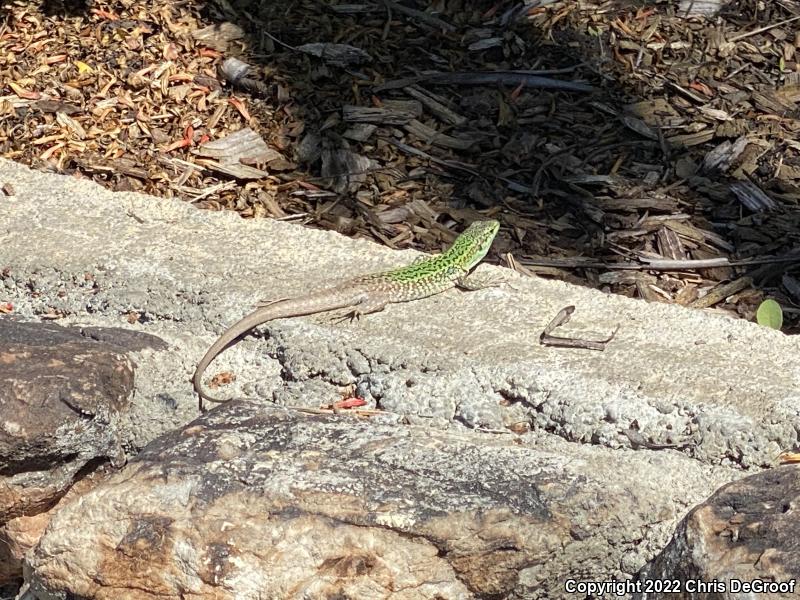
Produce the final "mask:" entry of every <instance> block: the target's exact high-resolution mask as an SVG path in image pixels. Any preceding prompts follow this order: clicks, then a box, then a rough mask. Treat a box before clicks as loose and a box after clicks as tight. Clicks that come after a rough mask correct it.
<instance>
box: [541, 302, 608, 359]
mask: <svg viewBox="0 0 800 600" xmlns="http://www.w3.org/2000/svg"><path fill="white" fill-rule="evenodd" d="M574 312H575V307H574V306H566V307H564V308H562V309H561V310H560V311H558V314H557V315H556V316H555V317H553V320H552V321H550V323H548V324H547V327H545V328H544V331H543V332H542V335H540V336H539V343H540V344H541V345H542V346H555V347H557V348H581V349H583V350H599V351H600V352H602V351H603V350H605V349H606V345H607V344H608V343H609V342H610V341H611V340H613V339H614V336H615V335H617V332H618V331H619V325H617V327H616V329H614V331H613V332H612V333H611V335H610V336H608V337H607V338H606V339H604V340H582V339H578V338H565V337H558V336H555V335H550V333H551V332H552V331H553V330H554V329H556V328H558V327H561V326H562V325H564V324H566V323H568V322H569V320H570V318H571V317H572V313H574Z"/></svg>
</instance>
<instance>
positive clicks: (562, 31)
mask: <svg viewBox="0 0 800 600" xmlns="http://www.w3.org/2000/svg"><path fill="white" fill-rule="evenodd" d="M0 23H1V24H0V154H1V155H2V156H5V157H7V158H11V159H13V160H16V161H19V162H23V163H26V164H29V165H32V166H34V167H38V168H42V169H47V170H52V171H58V172H62V173H70V174H80V175H81V176H83V177H88V178H91V179H92V180H94V181H97V182H99V183H101V184H103V185H106V186H107V187H109V188H111V189H114V190H136V191H142V192H147V193H150V194H155V195H160V196H168V197H176V198H180V199H182V200H185V201H186V202H190V203H193V204H194V205H196V206H198V207H201V208H208V209H215V210H219V209H229V210H236V211H238V212H239V213H240V214H241V215H242V216H243V217H254V218H255V217H257V218H260V217H272V218H277V219H284V220H292V221H296V222H301V223H305V224H309V225H312V226H316V227H321V228H328V229H336V230H339V231H341V232H343V233H346V234H351V235H361V236H369V237H372V238H375V239H377V240H380V241H381V242H382V243H385V244H387V245H389V246H392V247H409V246H413V247H418V248H421V249H426V250H431V251H434V250H438V249H440V248H442V247H443V246H444V245H446V244H447V243H448V242H449V241H451V240H452V237H453V231H455V230H457V229H458V228H460V227H461V226H463V225H464V224H466V223H468V222H469V221H471V220H473V219H476V218H482V216H483V217H486V216H491V217H494V218H498V219H500V220H501V222H502V223H503V225H504V227H503V230H502V234H501V237H500V240H499V241H498V242H497V243H496V245H495V248H496V249H497V250H498V251H499V255H500V257H501V259H502V260H503V261H505V262H506V263H507V264H511V265H512V266H514V267H515V268H516V269H518V270H520V271H522V272H531V273H536V274H539V275H542V276H547V277H556V278H559V279H564V280H567V281H571V282H574V283H578V284H582V285H588V286H592V287H597V288H600V289H604V290H608V291H610V292H614V293H620V294H625V295H628V296H636V297H642V298H645V299H647V300H649V301H655V302H670V303H678V304H682V305H686V306H693V307H699V308H708V309H711V310H716V311H723V312H725V313H728V314H731V315H734V316H738V317H743V318H747V319H752V318H753V317H754V313H755V309H756V308H757V306H758V305H759V303H760V302H761V301H762V300H763V299H764V298H767V297H772V298H775V299H776V300H778V302H779V303H780V304H781V306H782V308H783V310H784V314H785V317H786V319H785V325H784V331H787V332H796V331H798V322H799V321H800V275H798V271H799V270H800V268H799V267H798V264H799V263H800V211H798V201H800V141H798V131H800V111H799V110H798V101H799V100H800V62H799V61H798V52H800V2H798V1H796V0H776V1H766V2H765V1H763V0H758V1H756V0H743V1H740V2H731V3H729V4H727V5H723V4H722V3H721V2H714V1H710V0H708V1H702V2H701V1H699V0H697V1H692V0H683V1H682V2H681V3H680V5H678V3H676V2H673V1H669V2H666V1H651V2H621V1H591V0H579V1H577V2H574V1H569V2H567V1H564V2H552V1H550V0H524V1H516V0H499V1H497V2H493V1H479V2H466V1H463V0H452V1H449V2H445V1H442V0H435V1H434V2H432V3H428V2H424V3H423V2H413V1H412V0H404V1H403V2H398V1H395V0H380V1H376V2H374V3H373V2H361V3H334V2H330V1H328V0H325V1H312V0H298V1H296V2H291V3H276V2H252V3H251V2H248V0H241V1H239V2H231V3H229V1H228V0H215V2H205V3H203V2H197V1H193V0H183V1H180V2H167V1H165V0H123V1H120V2H114V3H107V2H93V3H91V4H88V5H82V4H59V3H56V2H45V3H44V4H39V3H33V2H28V1H23V0H12V1H6V2H5V4H3V5H2V8H0Z"/></svg>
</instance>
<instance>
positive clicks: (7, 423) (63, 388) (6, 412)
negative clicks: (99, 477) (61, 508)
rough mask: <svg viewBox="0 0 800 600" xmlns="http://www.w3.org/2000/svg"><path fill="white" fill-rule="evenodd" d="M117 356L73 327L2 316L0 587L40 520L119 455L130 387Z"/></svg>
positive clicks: (13, 573) (128, 368) (126, 365)
mask: <svg viewBox="0 0 800 600" xmlns="http://www.w3.org/2000/svg"><path fill="white" fill-rule="evenodd" d="M128 337H130V336H128ZM119 351H120V347H118V346H111V345H109V344H106V343H100V342H96V341H91V340H87V339H85V338H84V337H83V336H82V335H81V334H80V332H79V331H78V330H75V329H66V328H63V327H59V326H58V325H55V324H38V323H22V322H19V321H16V320H14V319H11V318H2V319H0V423H2V427H0V465H2V470H1V471H0V527H2V530H0V538H2V539H3V540H4V542H5V544H2V545H3V546H4V549H3V551H2V553H3V556H2V557H0V558H3V559H4V560H2V562H3V568H2V569H0V583H2V582H6V581H8V580H9V579H13V578H16V577H18V576H19V575H20V574H21V570H20V569H19V567H20V565H19V557H20V555H21V554H22V553H23V552H24V549H27V548H28V547H30V545H31V544H32V543H34V542H35V540H36V538H37V537H38V533H39V532H40V531H41V528H43V526H44V524H46V522H47V518H46V517H40V516H39V515H42V514H43V513H45V512H46V511H48V510H49V509H50V508H51V507H52V506H53V505H54V504H55V503H56V502H57V501H58V500H59V498H61V497H62V496H63V495H64V494H65V493H66V491H67V490H68V489H69V488H70V487H71V486H72V485H73V483H74V482H75V481H76V480H78V479H80V478H81V477H82V476H83V475H85V474H86V473H89V472H91V471H92V470H94V469H95V468H96V467H97V465H98V464H100V463H102V462H104V461H108V460H109V459H110V458H112V457H117V458H118V457H119V455H120V453H121V450H120V437H119V428H118V423H119V415H120V412H121V411H123V410H125V408H126V407H127V402H128V400H129V397H130V395H131V392H132V389H133V365H132V363H131V362H130V361H129V360H128V359H127V358H126V357H125V356H124V355H122V354H120V352H119ZM23 516H24V517H25V518H26V519H28V520H27V521H26V522H24V523H23V522H22V521H17V522H16V523H13V524H9V522H10V521H12V520H14V519H17V518H20V517H23ZM34 521H35V523H34ZM31 532H35V533H33V534H32V533H31Z"/></svg>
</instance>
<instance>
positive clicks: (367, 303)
mask: <svg viewBox="0 0 800 600" xmlns="http://www.w3.org/2000/svg"><path fill="white" fill-rule="evenodd" d="M387 304H389V301H388V300H387V299H386V298H383V297H378V298H367V299H366V300H364V301H363V302H361V303H359V304H356V305H355V306H354V307H353V308H352V309H351V310H348V311H347V312H346V313H344V314H343V315H340V316H339V317H338V318H336V320H335V322H336V323H341V322H342V321H347V320H349V321H350V322H351V323H352V322H353V321H358V320H359V319H360V318H361V317H363V316H364V315H368V314H371V313H376V312H380V311H382V310H383V309H384V308H386V305H387Z"/></svg>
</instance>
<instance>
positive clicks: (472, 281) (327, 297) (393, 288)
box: [192, 221, 500, 411]
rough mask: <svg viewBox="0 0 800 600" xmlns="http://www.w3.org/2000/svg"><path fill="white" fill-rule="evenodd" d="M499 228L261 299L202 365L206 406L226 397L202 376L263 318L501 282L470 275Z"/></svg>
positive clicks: (480, 227) (478, 226) (479, 229)
mask: <svg viewBox="0 0 800 600" xmlns="http://www.w3.org/2000/svg"><path fill="white" fill-rule="evenodd" d="M499 229H500V223H498V222H497V221H476V222H474V223H472V225H470V226H469V227H467V229H466V230H465V231H464V233H462V234H461V235H459V236H458V237H457V238H456V240H455V241H454V242H453V245H452V246H450V248H449V249H448V250H447V251H446V252H444V253H442V254H436V255H434V256H429V257H424V258H423V257H420V258H419V259H417V260H416V261H414V262H413V263H411V264H410V265H408V266H406V267H401V268H399V269H393V270H391V271H384V272H381V273H373V274H370V275H362V276H360V277H355V278H353V279H350V280H348V281H345V282H344V283H341V284H339V285H337V286H335V287H331V288H327V289H323V290H320V291H317V292H311V293H309V294H306V295H304V296H298V297H296V298H286V299H283V300H277V301H274V302H266V303H262V304H259V305H258V308H256V310H254V311H253V312H251V313H250V314H249V315H247V316H246V317H244V318H242V319H241V320H239V321H237V322H236V323H234V324H233V325H231V326H230V328H228V329H227V330H226V331H225V332H224V333H223V334H222V335H221V336H220V337H219V339H217V341H216V342H214V343H213V344H212V345H211V347H210V348H209V349H208V351H207V352H206V353H205V355H204V356H203V358H202V359H200V362H199V363H198V364H197V369H195V372H194V376H193V377H192V383H193V384H194V389H195V391H196V392H197V395H198V396H199V397H200V405H199V406H200V410H201V411H205V409H204V408H203V400H204V399H205V400H208V401H209V402H226V400H222V399H218V398H213V397H211V396H208V395H207V394H206V393H205V392H203V390H202V387H201V386H202V377H203V373H204V372H205V370H206V368H207V367H208V365H209V364H210V363H211V361H213V360H214V359H215V358H216V357H217V355H219V354H220V353H221V352H223V351H224V350H225V349H226V348H228V347H229V346H231V345H232V344H234V343H235V342H236V341H237V340H238V339H239V338H240V337H242V336H243V335H244V334H246V333H247V332H248V331H250V330H251V329H253V328H254V327H257V326H259V325H261V324H262V323H266V322H267V321H271V320H273V319H282V318H285V317H299V316H302V315H310V314H314V313H320V312H327V311H330V310H336V309H339V308H352V309H353V310H352V311H351V312H350V313H348V316H350V318H351V319H352V318H359V317H361V315H366V314H369V313H374V312H378V311H380V310H383V309H384V307H385V306H386V305H387V304H391V303H393V302H408V301H410V300H418V299H420V298H426V297H428V296H433V295H434V294H438V293H440V292H443V291H445V290H448V289H450V288H453V287H456V286H458V287H460V288H464V289H468V290H478V289H481V288H485V287H491V286H494V285H497V283H498V281H496V280H480V279H478V278H476V277H474V276H473V277H470V274H471V271H472V269H473V268H475V266H477V264H478V263H479V262H481V260H483V257H484V256H486V253H487V252H488V251H489V248H490V247H491V245H492V241H493V240H494V238H495V236H496V235H497V231H498V230H499Z"/></svg>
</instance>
